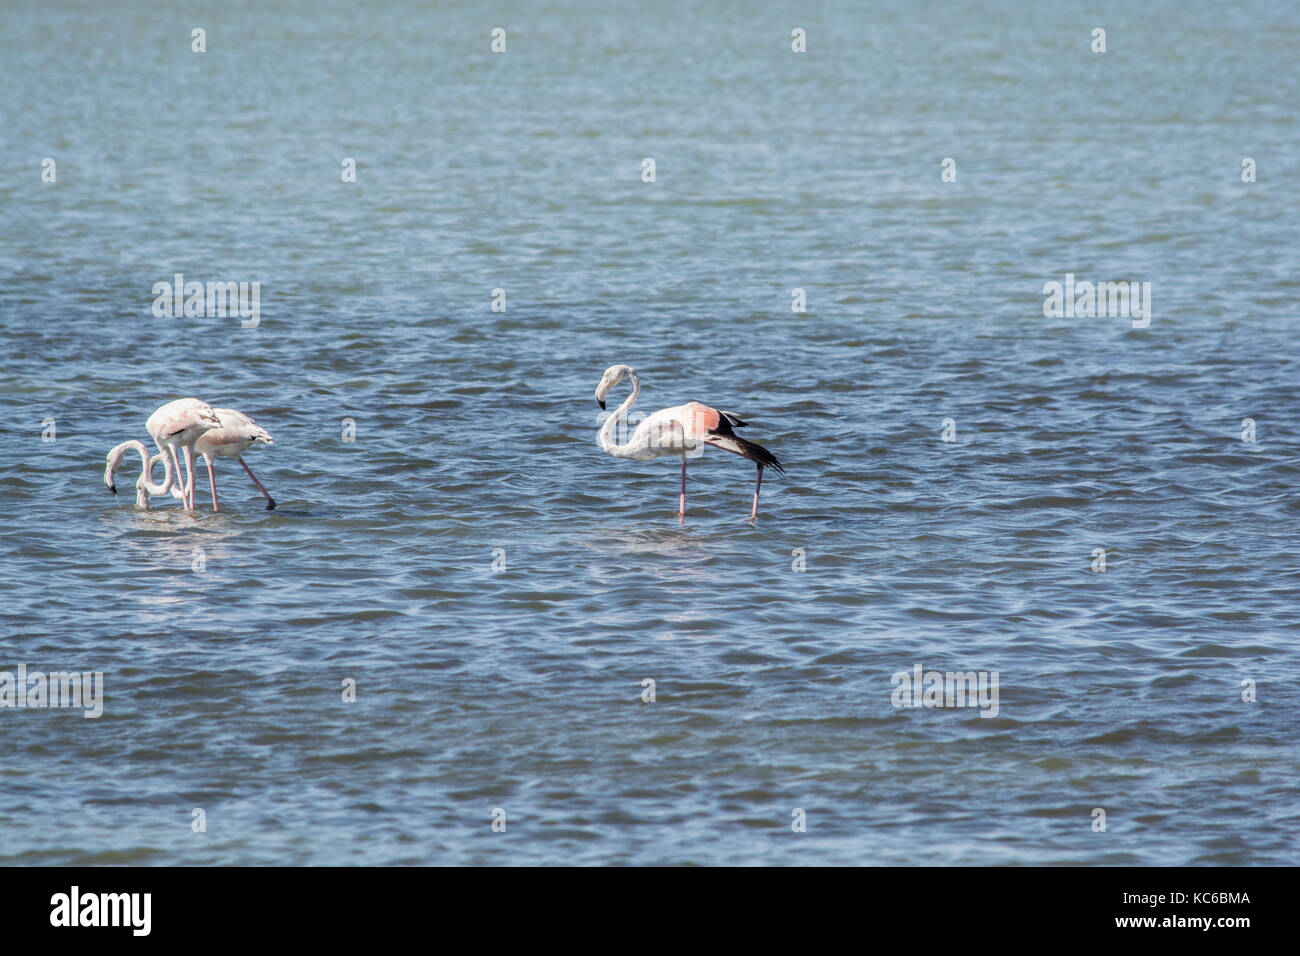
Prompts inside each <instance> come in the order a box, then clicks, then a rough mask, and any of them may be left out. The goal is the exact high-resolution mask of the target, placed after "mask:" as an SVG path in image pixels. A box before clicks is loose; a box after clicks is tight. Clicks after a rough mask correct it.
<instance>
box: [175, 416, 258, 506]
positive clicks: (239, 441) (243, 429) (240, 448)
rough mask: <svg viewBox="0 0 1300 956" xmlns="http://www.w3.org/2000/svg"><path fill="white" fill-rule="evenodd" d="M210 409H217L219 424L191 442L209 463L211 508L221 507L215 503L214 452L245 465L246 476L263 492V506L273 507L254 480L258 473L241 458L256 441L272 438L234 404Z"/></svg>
mask: <svg viewBox="0 0 1300 956" xmlns="http://www.w3.org/2000/svg"><path fill="white" fill-rule="evenodd" d="M213 411H215V412H216V413H217V418H219V419H220V420H221V427H220V428H214V429H212V431H210V432H205V433H204V434H202V435H200V436H199V440H198V441H197V442H195V443H194V451H195V452H196V453H198V454H200V455H202V456H203V457H204V459H206V460H207V463H208V484H209V485H210V486H211V488H212V510H213V511H220V510H221V508H220V506H219V505H218V504H217V477H216V473H215V472H214V471H213V470H212V457H213V456H214V455H216V456H218V457H220V458H233V459H235V461H237V462H239V463H240V464H241V465H243V466H244V471H246V472H248V477H249V478H252V479H253V484H255V485H257V488H258V490H259V491H261V492H262V494H263V495H265V496H266V510H267V511H271V510H272V509H274V508H275V499H274V498H272V497H271V495H270V492H268V491H267V490H266V489H265V488H263V487H262V483H261V482H260V481H258V480H257V476H256V475H255V474H253V469H251V468H249V467H248V463H247V462H245V461H244V459H243V454H244V452H246V451H248V449H249V448H251V447H252V446H253V445H255V444H257V443H258V442H261V443H262V444H264V445H274V444H275V441H274V439H272V438H271V435H270V433H269V432H268V431H267V430H266V429H265V428H263V427H262V426H261V425H259V424H257V423H256V422H255V421H253V420H252V419H251V418H249V417H248V416H247V415H245V414H244V413H243V412H237V411H235V410H234V409H233V408H215V409H213Z"/></svg>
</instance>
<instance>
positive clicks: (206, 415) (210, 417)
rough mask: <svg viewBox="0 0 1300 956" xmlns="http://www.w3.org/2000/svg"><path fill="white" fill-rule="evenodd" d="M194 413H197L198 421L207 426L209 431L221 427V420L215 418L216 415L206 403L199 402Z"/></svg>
mask: <svg viewBox="0 0 1300 956" xmlns="http://www.w3.org/2000/svg"><path fill="white" fill-rule="evenodd" d="M195 411H196V412H197V413H198V416H199V421H200V422H202V423H203V424H204V425H207V426H208V429H209V430H211V429H213V428H220V427H221V419H220V418H218V417H217V413H216V412H214V411H213V410H212V406H211V405H209V404H207V403H206V402H199V403H198V406H197V407H196V408H195Z"/></svg>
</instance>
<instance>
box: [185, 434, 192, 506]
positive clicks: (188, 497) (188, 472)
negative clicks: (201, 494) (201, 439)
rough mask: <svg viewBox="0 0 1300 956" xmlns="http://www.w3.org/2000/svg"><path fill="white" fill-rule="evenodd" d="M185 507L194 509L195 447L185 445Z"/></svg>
mask: <svg viewBox="0 0 1300 956" xmlns="http://www.w3.org/2000/svg"><path fill="white" fill-rule="evenodd" d="M185 479H186V481H185V507H186V508H188V509H189V510H190V511H193V510H194V447H193V446H192V445H186V446H185Z"/></svg>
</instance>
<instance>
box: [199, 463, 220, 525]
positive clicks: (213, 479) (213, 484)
mask: <svg viewBox="0 0 1300 956" xmlns="http://www.w3.org/2000/svg"><path fill="white" fill-rule="evenodd" d="M203 457H204V458H207V460H208V487H210V488H211V489H212V510H213V511H214V512H215V511H220V510H221V506H220V505H219V504H217V475H216V472H214V471H213V470H212V458H211V457H210V456H208V455H204V456H203Z"/></svg>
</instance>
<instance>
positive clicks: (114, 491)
mask: <svg viewBox="0 0 1300 956" xmlns="http://www.w3.org/2000/svg"><path fill="white" fill-rule="evenodd" d="M108 490H109V491H111V492H113V494H117V489H116V488H114V487H113V486H112V485H109V486H108Z"/></svg>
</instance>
